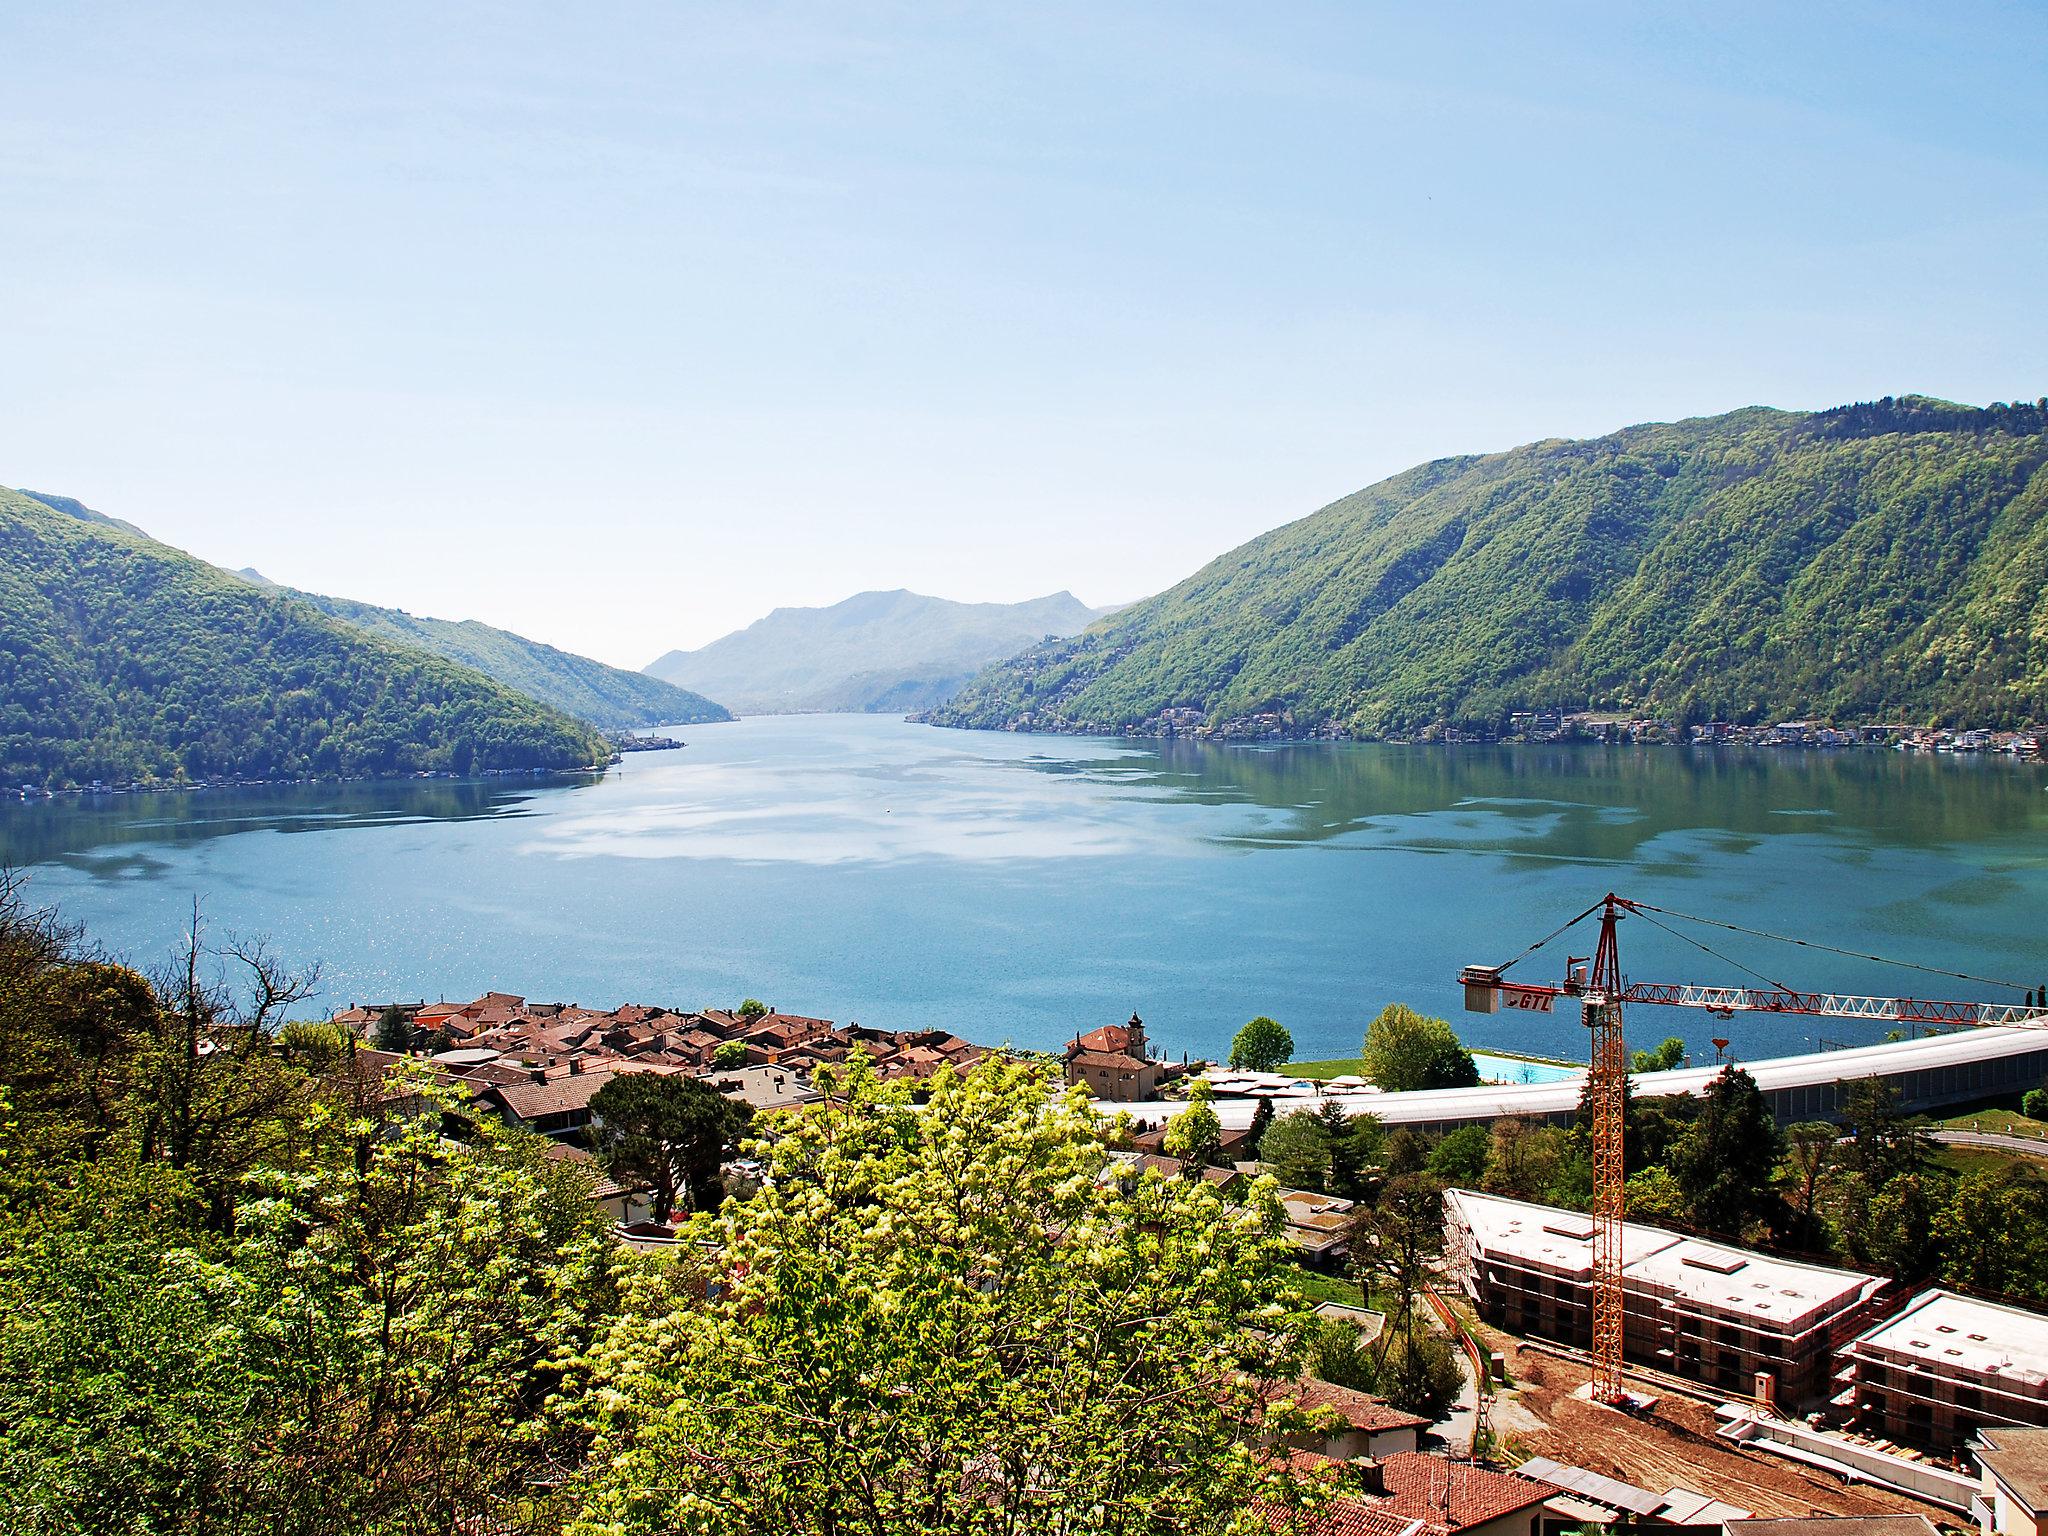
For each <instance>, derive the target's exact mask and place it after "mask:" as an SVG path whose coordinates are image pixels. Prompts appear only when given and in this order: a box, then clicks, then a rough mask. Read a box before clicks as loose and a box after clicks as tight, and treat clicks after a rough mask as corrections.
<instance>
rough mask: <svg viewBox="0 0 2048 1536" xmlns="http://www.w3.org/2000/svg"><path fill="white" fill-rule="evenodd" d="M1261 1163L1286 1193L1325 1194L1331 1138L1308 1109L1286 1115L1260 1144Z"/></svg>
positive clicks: (1274, 1123)
mask: <svg viewBox="0 0 2048 1536" xmlns="http://www.w3.org/2000/svg"><path fill="white" fill-rule="evenodd" d="M1259 1159H1260V1161H1261V1162H1263V1163H1265V1165H1266V1166H1267V1167H1268V1168H1269V1169H1271V1170H1272V1173H1273V1177H1274V1178H1276V1179H1278V1180H1279V1181H1280V1183H1281V1186H1282V1187H1283V1188H1286V1189H1310V1190H1321V1189H1322V1187H1323V1179H1324V1176H1325V1175H1326V1174H1327V1173H1328V1172H1329V1167H1330V1136H1329V1133H1328V1131H1326V1130H1325V1129H1324V1128H1323V1123H1322V1122H1321V1121H1320V1120H1318V1119H1317V1118H1316V1117H1315V1116H1314V1115H1312V1114H1310V1113H1309V1112H1308V1111H1307V1110H1305V1109H1297V1110H1295V1111H1294V1112H1293V1113H1292V1114H1288V1115H1282V1116H1281V1117H1280V1118H1279V1119H1277V1120H1275V1121H1274V1122H1273V1127H1272V1129H1271V1130H1269V1131H1267V1132H1266V1134H1265V1136H1264V1137H1262V1138H1261V1139H1260V1141H1259Z"/></svg>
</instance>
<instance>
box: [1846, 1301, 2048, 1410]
mask: <svg viewBox="0 0 2048 1536" xmlns="http://www.w3.org/2000/svg"><path fill="white" fill-rule="evenodd" d="M1850 1348H1851V1349H1855V1350H1861V1349H1864V1348H1869V1349H1879V1350H1885V1351H1887V1352H1889V1353H1892V1354H1895V1355H1900V1356H1903V1357H1905V1358H1906V1359H1908V1360H1911V1361H1914V1362H1915V1363H1920V1362H1924V1363H1925V1364H1927V1365H1928V1366H1930V1367H1933V1368H1936V1369H1945V1370H1951V1371H1967V1372H1969V1373H1971V1374H1973V1375H1980V1376H1993V1377H2002V1378H2004V1379H2005V1380H2007V1381H2009V1382H2011V1383H2013V1384H2014V1385H2016V1386H2024V1387H2031V1388H2038V1387H2040V1386H2041V1385H2043V1384H2044V1383H2048V1317H2044V1316H2043V1315H2042V1314H2041V1313H2039V1312H2028V1311H2025V1310H2024V1309H2022V1308H2020V1307H2006V1306H2000V1305H1999V1304H1998V1303H1997V1302H1992V1301H1978V1300H1976V1299H1974V1298H1973V1297H1969V1296H1958V1295H1957V1294H1956V1293H1955V1292H1954V1291H1944V1290H1931V1291H1922V1292H1921V1293H1920V1294H1919V1295H1918V1296H1915V1297H1914V1298H1913V1300H1912V1301H1911V1303H1909V1304H1908V1305H1907V1307H1906V1310H1905V1311H1903V1312H1901V1313H1899V1314H1898V1315H1897V1316H1896V1317H1894V1318H1892V1319H1890V1320H1889V1321H1887V1322H1882V1323H1879V1324H1878V1325H1877V1326H1876V1327H1874V1328H1870V1329H1866V1330H1865V1331H1864V1332H1863V1333H1861V1334H1858V1335H1857V1337H1856V1339H1855V1341H1854V1343H1853V1344H1851V1346H1850ZM1994 1433H1997V1434H2005V1433H2008V1431H2005V1430H1998V1431H1995V1432H1994Z"/></svg>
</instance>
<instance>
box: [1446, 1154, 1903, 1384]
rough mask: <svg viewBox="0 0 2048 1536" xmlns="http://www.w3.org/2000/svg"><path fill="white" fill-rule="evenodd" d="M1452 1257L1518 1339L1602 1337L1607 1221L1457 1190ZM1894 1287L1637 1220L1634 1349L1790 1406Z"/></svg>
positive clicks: (1626, 1293)
mask: <svg viewBox="0 0 2048 1536" xmlns="http://www.w3.org/2000/svg"><path fill="white" fill-rule="evenodd" d="M1444 1207H1445V1213H1446V1220H1447V1227H1446V1234H1445V1260H1446V1263H1447V1265H1448V1266H1449V1267H1450V1268H1451V1270H1452V1272H1453V1273H1454V1274H1456V1275H1457V1277H1458V1279H1459V1281H1460V1283H1461V1284H1462V1285H1463V1287H1464V1289H1465V1292H1466V1294H1467V1295H1468V1296H1470V1297H1471V1298H1472V1302H1473V1305H1474V1306H1475V1307H1477V1308H1478V1310H1479V1314H1480V1316H1481V1317H1483V1318H1485V1319H1486V1320H1487V1321H1488V1322H1490V1323H1492V1324H1494V1325H1495V1326H1496V1327H1499V1328H1504V1329H1506V1330H1508V1331H1509V1332H1513V1333H1530V1334H1536V1335H1538V1336H1540V1337H1544V1338H1551V1339H1556V1340H1558V1341H1560V1342H1562V1343H1567V1344H1575V1345H1579V1346H1581V1347H1585V1346H1589V1345H1590V1344H1591V1342H1592V1278H1593V1222H1592V1219H1591V1218H1590V1217H1587V1216H1583V1215H1580V1214H1579V1213H1578V1212H1575V1211H1563V1210H1558V1209H1555V1208H1553V1207H1550V1206H1542V1205H1532V1204H1529V1203H1527V1202H1524V1201H1520V1200H1507V1199H1503V1198H1501V1197H1500V1196H1498V1195H1486V1194H1480V1193H1478V1192H1476V1191H1473V1190H1465V1189H1454V1190H1450V1191H1447V1192H1446V1194H1445V1196H1444ZM1884 1284H1885V1282H1883V1281H1882V1280H1880V1279H1878V1278H1876V1277H1875V1276H1871V1275H1861V1274H1856V1273H1854V1272H1853V1271H1849V1270H1841V1269H1830V1268H1826V1267H1824V1266H1822V1265H1818V1264H1799V1263H1794V1262H1792V1261H1790V1260H1787V1259H1779V1258H1774V1257H1772V1256H1770V1255H1767V1254H1762V1253H1757V1252H1753V1251H1751V1250H1749V1249H1745V1248H1737V1247H1733V1246H1731V1245H1729V1244H1725V1243H1715V1242H1708V1241H1706V1240H1704V1239H1702V1238H1696V1237H1687V1236H1684V1235H1682V1234H1680V1233H1676V1232H1667V1231H1664V1230H1663V1229H1661V1228H1658V1227H1649V1226H1644V1225H1642V1224H1640V1223H1637V1222H1628V1223H1626V1224H1624V1226H1623V1229H1622V1295H1623V1313H1622V1317H1623V1323H1622V1352H1623V1354H1624V1355H1625V1356H1626V1357H1628V1358H1631V1359H1634V1360H1638V1361H1640V1362H1641V1363H1643V1364H1644V1365H1647V1366H1653V1367H1655V1368H1657V1369H1660V1370H1666V1371H1671V1372H1674V1373H1676V1374H1677V1375H1680V1376H1688V1377H1691V1378H1693V1379H1694V1380H1698V1381H1704V1382H1708V1383H1710V1384H1712V1385H1714V1386H1716V1387H1719V1388H1721V1389H1722V1390H1724V1391H1726V1392H1729V1393H1730V1394H1733V1395H1739V1396H1743V1397H1748V1396H1751V1395H1752V1394H1756V1393H1767V1394H1769V1395H1770V1396H1771V1397H1773V1398H1774V1399H1776V1400H1778V1401H1781V1402H1783V1403H1784V1404H1785V1405H1786V1406H1788V1407H1798V1406H1803V1405H1806V1404H1809V1403H1813V1402H1816V1401H1819V1400H1821V1399H1823V1398H1825V1397H1827V1396H1828V1395H1829V1393H1830V1391H1831V1386H1830V1382H1831V1376H1830V1372H1831V1370H1832V1363H1833V1360H1834V1356H1835V1352H1836V1351H1837V1350H1838V1349H1839V1348H1840V1347H1841V1346H1842V1345H1843V1344H1844V1343H1846V1342H1847V1340H1848V1339H1849V1338H1850V1337H1851V1336H1852V1335H1853V1334H1854V1333H1855V1331H1856V1330H1857V1329H1858V1328H1860V1327H1862V1326H1863V1325H1864V1324H1865V1323H1867V1322H1868V1321H1869V1318H1870V1316H1871V1311H1872V1303H1873V1302H1874V1301H1875V1300H1876V1298H1877V1296H1878V1295H1879V1293H1880V1292H1881V1291H1882V1290H1883V1288H1884Z"/></svg>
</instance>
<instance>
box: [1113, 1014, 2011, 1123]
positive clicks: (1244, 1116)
mask: <svg viewBox="0 0 2048 1536" xmlns="http://www.w3.org/2000/svg"><path fill="white" fill-rule="evenodd" d="M1739 1065H1740V1066H1741V1067H1742V1069H1743V1070H1744V1071H1746V1072H1747V1073H1749V1075H1750V1076H1751V1077H1753V1078H1755V1079H1756V1083H1757V1087H1759V1088H1760V1089H1762V1090H1763V1094H1764V1097H1765V1099H1766V1100H1768V1101H1769V1103H1770V1106H1771V1112H1772V1113H1773V1114H1775V1115H1776V1116H1777V1117H1778V1123H1779V1124H1780V1125H1789V1124H1791V1123H1792V1122H1793V1121H1795V1120H1832V1119H1835V1118H1837V1117H1839V1116H1840V1114H1841V1111H1842V1106H1843V1104H1844V1103H1845V1102H1846V1100H1847V1097H1848V1091H1849V1090H1848V1085H1849V1084H1851V1083H1854V1082H1856V1081H1857V1080H1859V1079H1861V1078H1866V1077H1881V1078H1883V1079H1885V1080H1886V1081H1887V1082H1889V1083H1891V1084H1892V1085H1893V1086H1895V1087H1896V1088H1897V1089H1898V1090H1899V1094H1900V1096H1901V1098H1902V1099H1903V1100H1904V1107H1905V1108H1906V1109H1907V1110H1909V1111H1926V1112H1928V1113H1934V1112H1937V1111H1941V1110H1949V1111H1955V1110H1960V1109H1964V1108H1967V1107H1968V1106H1970V1105H1973V1104H1981V1103H1984V1102H1985V1101H1987V1100H1990V1099H1997V1098H2006V1097H2010V1096H2011V1095H2013V1094H2017V1093H2023V1092H2025V1091H2026V1090H2027V1089H2029V1088H2036V1087H2039V1086H2041V1084H2042V1083H2043V1081H2044V1080H2048V1015H2042V1016H2039V1017H2038V1022H2037V1023H2034V1024H2029V1025H2026V1026H2020V1027H1994V1028H1984V1029H1966V1030H1958V1031H1957V1032H1955V1033H1953V1034H1947V1035H1933V1036H1929V1037H1927V1038H1926V1039H1921V1040H1900V1041H1895V1042H1893V1043H1891V1044H1888V1045H1863V1046H1856V1047H1853V1048H1851V1049H1848V1050H1841V1051H1813V1052H1808V1053H1807V1054H1805V1055H1800V1056H1773V1057H1768V1058H1765V1059H1763V1060H1758V1061H1744V1062H1741V1063H1739ZM1720 1070H1721V1069H1720V1068H1719V1067H1717V1066H1716V1067H1680V1068H1679V1069H1678V1070H1677V1071H1675V1072H1641V1073H1637V1074H1635V1075H1634V1084H1635V1095H1636V1097H1637V1098H1654V1097H1656V1096H1658V1095H1661V1094H1680V1093H1685V1094H1692V1095H1695V1096H1697V1095H1699V1094H1701V1093H1703V1092H1705V1090H1706V1086H1707V1084H1708V1083H1710V1082H1712V1081H1713V1080H1714V1078H1715V1077H1717V1076H1718V1075H1719V1074H1720ZM1330 1097H1332V1098H1335V1099H1336V1102H1338V1103H1340V1104H1343V1105H1344V1106H1345V1107H1346V1108H1347V1109H1350V1110H1352V1111H1353V1112H1354V1113H1370V1114H1373V1115H1376V1116H1378V1117H1379V1118H1380V1119H1381V1120H1382V1121H1384V1122H1385V1123H1386V1124H1387V1125H1389V1126H1397V1125H1405V1126H1409V1127H1412V1128H1413V1129H1415V1130H1418V1131H1439V1132H1441V1131H1451V1130H1456V1129H1457V1128H1458V1127H1459V1126H1461V1125H1470V1124H1472V1123H1473V1122H1475V1121H1480V1122H1491V1121H1494V1120H1501V1119H1506V1118H1508V1117H1509V1116H1519V1117H1521V1118H1524V1119H1529V1120H1539V1121H1548V1122H1550V1123H1552V1124H1557V1125H1565V1124H1569V1123H1570V1122H1571V1119H1572V1117H1573V1115H1574V1114H1576V1113H1577V1111H1578V1107H1579V1080H1578V1079H1573V1080H1571V1081H1569V1082H1561V1083H1489V1084H1485V1085H1482V1086H1481V1087H1478V1088H1438V1089H1432V1090H1430V1091H1428V1092H1426V1093H1361V1094H1344V1095H1331V1096H1330ZM1324 1102H1326V1100H1325V1098H1324V1097H1323V1096H1320V1095H1316V1096H1302V1097H1282V1098H1276V1099H1275V1100H1274V1101H1273V1109H1274V1112H1275V1113H1276V1114H1282V1115H1284V1114H1286V1113H1288V1112H1289V1111H1290V1110H1294V1109H1316V1108H1319V1107H1320V1106H1321V1105H1322V1104H1323V1103H1324ZM1253 1103H1254V1101H1253V1100H1251V1099H1217V1100H1216V1101H1215V1109H1216V1114H1217V1118H1218V1119H1220V1120H1221V1121H1222V1122H1223V1126H1224V1129H1226V1130H1242V1129H1243V1128H1244V1127H1246V1126H1248V1125H1250V1124H1251V1118H1252V1108H1253ZM1186 1107H1187V1106H1186V1105H1185V1104H1184V1103H1183V1102H1182V1101H1180V1100H1178V1099H1153V1100H1149V1101H1147V1102H1145V1103H1139V1104H1113V1103H1109V1102H1107V1101H1099V1102H1098V1103H1097V1105H1096V1108H1097V1109H1099V1110H1100V1111H1101V1112H1102V1113H1104V1114H1115V1113H1117V1112H1118V1111H1122V1112H1124V1113H1126V1114H1128V1115H1130V1116H1131V1118H1132V1119H1134V1120H1142V1121H1146V1122H1148V1123H1152V1124H1158V1123H1161V1122H1163V1121H1165V1120H1168V1119H1171V1118H1172V1117H1173V1116H1174V1115H1177V1114H1179V1113H1180V1111H1181V1110H1182V1109H1184V1108H1186Z"/></svg>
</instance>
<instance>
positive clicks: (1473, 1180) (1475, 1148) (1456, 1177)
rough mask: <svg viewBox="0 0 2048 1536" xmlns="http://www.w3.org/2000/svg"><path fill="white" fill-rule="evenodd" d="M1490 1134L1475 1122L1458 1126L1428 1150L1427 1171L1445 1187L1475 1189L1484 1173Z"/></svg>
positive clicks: (1490, 1146) (1490, 1143)
mask: <svg viewBox="0 0 2048 1536" xmlns="http://www.w3.org/2000/svg"><path fill="white" fill-rule="evenodd" d="M1492 1146H1493V1132H1492V1130H1491V1129H1490V1128H1488V1127H1487V1126H1484V1125H1481V1124H1480V1123H1478V1122H1477V1121H1474V1122H1472V1123H1471V1124H1469V1125H1461V1126H1459V1127H1458V1128H1457V1129H1456V1130H1455V1131H1452V1132H1451V1133H1450V1134H1448V1135H1447V1136H1445V1137H1444V1139H1443V1140H1442V1141H1440V1142H1438V1143H1437V1144H1436V1146H1435V1147H1434V1148H1433V1149H1431V1151H1430V1154H1429V1165H1428V1166H1429V1171H1430V1172H1431V1173H1432V1174H1434V1175H1435V1176H1436V1177H1437V1178H1439V1179H1442V1180H1443V1181H1444V1182H1445V1183H1446V1184H1450V1185H1455V1186H1457V1187H1458V1188H1460V1189H1477V1188H1478V1187H1479V1181H1480V1179H1481V1178H1483V1177H1484V1176H1485V1173H1486V1160H1487V1154H1488V1152H1489V1151H1490V1150H1491V1149H1492Z"/></svg>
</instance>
